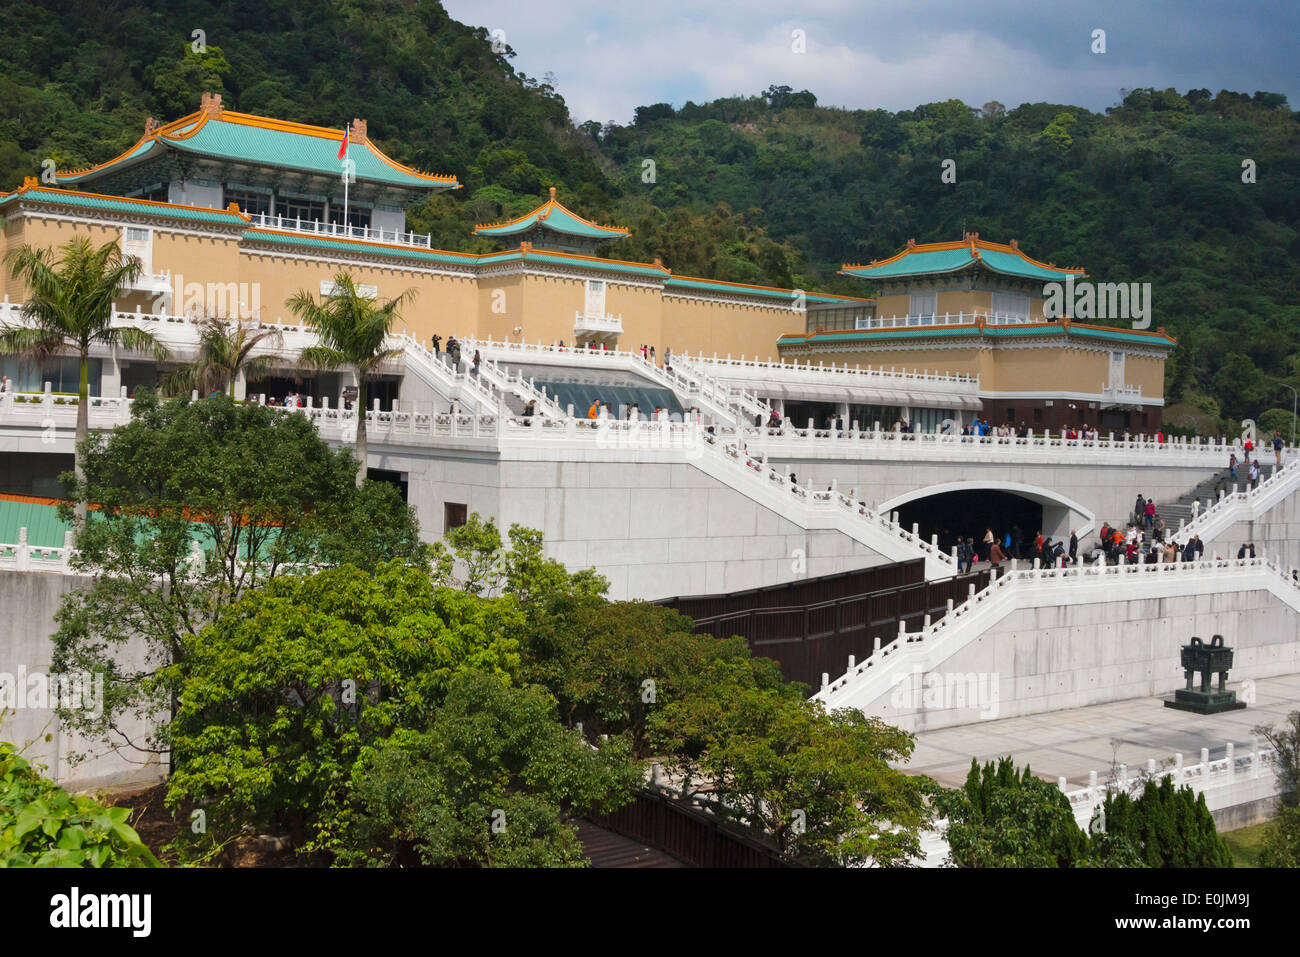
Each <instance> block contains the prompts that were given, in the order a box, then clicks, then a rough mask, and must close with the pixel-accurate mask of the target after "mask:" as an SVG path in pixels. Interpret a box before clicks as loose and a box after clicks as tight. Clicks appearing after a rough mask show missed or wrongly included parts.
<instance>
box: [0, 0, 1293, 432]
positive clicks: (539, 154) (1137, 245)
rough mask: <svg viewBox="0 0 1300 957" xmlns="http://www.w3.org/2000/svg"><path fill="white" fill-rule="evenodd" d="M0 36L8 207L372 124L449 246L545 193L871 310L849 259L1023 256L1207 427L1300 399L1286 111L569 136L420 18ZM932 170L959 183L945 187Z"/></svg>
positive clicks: (505, 57) (1007, 114)
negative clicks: (1247, 174)
mask: <svg viewBox="0 0 1300 957" xmlns="http://www.w3.org/2000/svg"><path fill="white" fill-rule="evenodd" d="M0 17H2V18H3V23H4V24H5V29H4V31H3V33H2V34H0V188H10V187H12V186H14V185H17V184H18V183H19V182H21V179H22V177H23V176H25V175H34V174H35V173H37V172H38V171H39V169H40V164H41V161H42V160H43V159H44V158H46V157H49V158H53V159H54V160H55V161H56V162H57V164H58V165H59V166H60V167H67V166H76V165H82V164H87V163H91V162H99V161H102V160H104V159H106V158H108V157H111V156H113V155H115V154H116V153H117V152H119V151H120V150H122V149H125V148H126V147H127V146H129V145H130V144H131V143H133V142H134V141H135V140H136V139H137V138H138V137H139V135H140V133H141V131H142V130H143V127H144V121H145V118H146V117H147V116H150V115H152V116H156V117H158V118H159V119H162V120H169V119H173V118H175V117H177V116H180V115H183V114H185V113H188V112H191V111H193V110H194V109H196V108H197V105H198V102H199V96H200V94H201V93H202V92H203V91H204V90H212V91H214V92H220V93H222V95H223V99H224V102H225V103H226V104H227V106H229V107H231V108H233V109H237V110H241V111H245V112H251V113H260V114H264V115H270V116H277V117H283V118H286V119H293V120H299V121H302V122H308V123H318V124H322V125H327V126H342V125H343V124H344V123H346V122H347V121H348V120H350V119H351V118H352V117H354V116H360V117H365V118H366V119H367V121H368V125H369V131H370V135H371V137H372V138H373V139H374V140H375V141H376V142H377V143H378V144H379V145H380V146H381V148H383V149H384V150H386V151H387V152H388V153H389V154H390V155H392V156H393V157H395V158H396V159H399V160H401V161H403V162H406V163H410V164H412V165H414V166H417V167H419V168H422V169H429V170H433V171H437V172H447V173H454V174H455V175H456V176H457V177H459V179H460V180H461V182H462V183H464V185H465V188H464V189H462V190H459V191H457V192H456V193H454V194H451V195H444V196H440V197H437V198H434V199H432V200H430V201H429V202H427V203H426V204H424V205H423V206H421V207H420V208H417V209H415V210H412V211H411V214H410V222H411V223H412V226H413V227H414V228H415V229H418V230H421V231H431V232H432V233H433V234H434V240H435V243H436V244H438V245H441V246H444V247H451V248H458V249H468V250H475V249H484V248H487V247H486V245H485V244H484V243H483V241H482V240H476V239H474V238H473V237H472V235H471V229H472V224H473V223H474V222H475V221H479V222H483V221H491V220H496V219H499V218H501V217H504V216H511V215H517V214H519V213H521V212H524V211H526V210H527V209H529V208H531V207H532V206H533V205H535V204H536V203H537V202H539V201H540V200H541V198H543V197H544V194H545V190H546V187H547V186H551V185H554V186H557V187H558V188H559V190H560V194H561V199H562V200H563V201H564V202H565V203H566V204H567V205H570V206H572V207H573V208H575V209H576V210H577V211H579V212H581V213H583V214H585V215H588V216H591V217H593V218H595V219H598V220H600V221H602V222H616V223H619V224H623V225H627V226H629V227H630V228H631V230H632V236H631V238H630V239H628V240H624V241H622V242H619V243H617V244H614V245H612V246H611V247H610V249H609V253H610V254H611V255H614V256H618V257H622V258H630V259H640V260H648V259H651V258H653V257H654V256H662V257H663V259H664V262H665V263H666V264H667V265H669V266H670V267H672V268H673V269H674V270H675V271H676V272H678V273H687V274H694V275H704V276H711V277H714V278H719V279H728V280H734V281H748V282H762V283H770V284H773V285H781V286H800V287H804V288H825V289H836V290H840V291H846V292H855V293H863V292H869V290H864V289H863V288H862V287H861V286H860V285H859V284H857V283H855V282H853V281H850V280H847V279H845V278H844V277H837V276H836V275H835V270H836V269H837V268H838V267H839V265H840V264H841V263H843V262H845V261H868V260H870V259H873V258H882V257H885V256H888V255H892V254H893V253H894V252H896V251H897V250H898V249H899V248H900V247H901V246H902V245H903V244H905V243H906V241H907V239H908V238H909V237H915V238H916V239H917V240H918V241H921V242H924V241H934V240H943V239H957V238H960V236H961V235H962V232H963V230H970V231H977V232H979V233H980V234H981V236H982V237H984V238H987V239H993V240H999V241H1006V240H1007V239H1010V238H1012V237H1014V238H1016V239H1018V240H1019V241H1020V243H1021V245H1022V247H1023V248H1024V249H1025V250H1027V251H1028V252H1029V254H1030V255H1034V256H1037V257H1039V258H1042V259H1047V260H1052V261H1055V262H1058V263H1063V264H1077V265H1082V266H1085V267H1086V268H1087V269H1088V272H1089V273H1090V274H1091V276H1092V277H1093V278H1095V279H1097V280H1098V281H1114V282H1133V281H1136V282H1151V283H1152V285H1153V322H1152V325H1153V326H1160V325H1163V326H1165V327H1166V328H1167V329H1168V330H1169V331H1170V332H1171V333H1173V334H1174V335H1176V336H1178V337H1179V339H1180V345H1179V348H1178V349H1177V350H1176V351H1175V353H1174V357H1173V360H1172V361H1171V364H1170V368H1169V387H1170V392H1171V393H1172V395H1173V396H1174V397H1175V398H1181V399H1183V400H1185V402H1186V403H1187V404H1188V405H1190V406H1194V407H1199V408H1201V409H1203V410H1204V411H1205V412H1206V413H1207V416H1206V418H1207V419H1210V418H1218V417H1220V416H1222V417H1224V418H1237V419H1239V418H1242V417H1245V416H1253V417H1255V418H1260V417H1261V416H1260V413H1261V412H1263V411H1264V410H1266V409H1269V408H1272V407H1280V406H1285V407H1286V414H1285V420H1286V422H1287V426H1288V429H1289V423H1290V403H1289V402H1286V401H1284V399H1285V398H1289V396H1290V393H1289V392H1287V391H1286V390H1285V389H1283V388H1282V387H1281V386H1280V385H1277V384H1276V382H1275V381H1274V380H1277V379H1284V380H1286V381H1288V382H1289V383H1290V384H1292V385H1295V386H1298V387H1300V266H1298V265H1297V263H1298V262H1300V235H1298V228H1300V124H1298V123H1297V113H1295V112H1294V111H1292V110H1291V109H1290V108H1289V106H1288V105H1287V103H1286V101H1285V99H1284V98H1283V97H1281V96H1279V95H1277V94H1270V93H1260V92H1257V93H1254V94H1251V95H1247V94H1237V93H1230V92H1219V93H1217V94H1216V93H1213V92H1211V91H1208V90H1191V91H1187V92H1185V93H1183V94H1179V93H1177V92H1175V91H1173V90H1164V91H1158V90H1137V91H1132V92H1130V93H1128V94H1127V95H1126V96H1125V97H1124V99H1123V102H1122V105H1120V106H1118V107H1116V108H1113V109H1111V110H1109V111H1107V112H1106V113H1105V114H1098V113H1092V112H1090V111H1088V110H1085V109H1082V108H1079V107H1074V106H1069V105H1065V104H1046V103H1030V104H1026V105H1022V106H1018V107H1015V108H1010V109H1008V108H1006V107H1004V106H1003V105H1002V104H998V103H988V104H984V105H982V106H970V105H967V104H964V103H961V102H959V101H957V100H949V101H947V102H944V103H932V104H925V105H920V106H918V107H917V108H916V109H914V110H909V111H902V112H898V113H890V112H886V111H883V110H839V109H827V108H823V107H819V106H817V104H816V98H815V96H814V94H813V93H810V92H808V91H798V92H796V91H793V90H790V89H788V88H784V87H772V88H770V89H769V90H768V91H766V92H765V93H761V94H755V95H753V96H740V97H734V98H729V99H724V100H717V101H714V102H712V103H706V104H703V105H696V104H694V103H687V104H686V105H685V106H684V107H682V108H681V109H674V108H673V107H672V106H669V105H667V104H657V105H652V106H646V107H641V108H640V109H638V110H637V111H636V115H635V116H634V117H628V118H626V119H627V120H628V125H625V126H624V125H619V124H618V123H607V124H599V123H594V122H592V123H584V124H582V126H581V127H575V126H574V125H573V124H572V123H571V121H570V119H569V117H568V110H567V108H566V106H565V103H564V101H563V99H562V98H561V97H560V96H559V95H558V94H557V93H556V92H555V90H554V89H553V88H552V86H551V84H550V83H548V82H546V81H544V80H538V79H535V78H530V77H527V76H525V75H524V74H522V73H520V72H517V71H516V70H514V69H513V68H512V67H511V65H510V58H511V56H512V55H513V51H511V50H509V49H508V48H507V49H506V50H505V51H504V52H503V53H501V54H495V53H493V52H492V49H491V45H490V39H489V38H488V36H487V35H486V33H485V31H483V30H482V29H471V28H469V27H466V26H464V25H462V24H459V23H457V22H455V21H453V20H451V19H450V18H449V17H448V16H447V15H446V13H445V12H444V11H443V10H442V8H441V6H440V5H438V4H437V3H435V2H431V0H410V2H398V0H323V2H309V0H261V2H249V3H240V4H238V5H220V4H212V3H207V2H198V0H172V2H167V3H163V2H161V0H156V2H152V3H105V2H102V0H101V2H86V0H74V2H71V3H68V2H64V3H59V4H57V5H55V4H33V3H25V2H13V0H0ZM195 30H202V31H204V33H203V39H204V41H205V42H206V50H205V52H203V53H196V52H194V50H193V49H192V43H193V40H194V39H195V37H194V31H195ZM557 66H559V64H557ZM1031 95H1032V87H1030V86H1027V88H1026V97H1027V98H1028V97H1029V96H1031ZM1118 98H1119V96H1118V92H1117V100H1118ZM947 159H951V160H953V161H955V164H956V165H955V174H956V182H955V183H945V182H943V181H942V179H941V176H940V173H941V164H942V163H943V161H944V160H947ZM1245 160H1252V161H1253V166H1254V170H1255V180H1256V181H1255V182H1253V183H1245V182H1243V181H1242V179H1243V161H1245ZM647 161H652V163H653V167H650V166H649V165H648V163H647ZM651 169H652V171H653V176H652V177H651V176H650V175H649V173H650V171H651ZM647 180H652V181H647ZM1276 421H1279V414H1278V413H1276V412H1275V413H1272V414H1271V415H1270V416H1269V417H1268V418H1267V419H1261V424H1268V425H1272V424H1273V423H1274V422H1276ZM1203 424H1208V423H1203Z"/></svg>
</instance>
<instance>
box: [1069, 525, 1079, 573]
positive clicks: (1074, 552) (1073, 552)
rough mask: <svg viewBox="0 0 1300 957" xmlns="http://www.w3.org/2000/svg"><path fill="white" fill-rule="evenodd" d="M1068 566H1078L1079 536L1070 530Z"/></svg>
mask: <svg viewBox="0 0 1300 957" xmlns="http://www.w3.org/2000/svg"><path fill="white" fill-rule="evenodd" d="M1070 564H1071V565H1077V564H1079V536H1078V535H1076V534H1075V531H1074V529H1070Z"/></svg>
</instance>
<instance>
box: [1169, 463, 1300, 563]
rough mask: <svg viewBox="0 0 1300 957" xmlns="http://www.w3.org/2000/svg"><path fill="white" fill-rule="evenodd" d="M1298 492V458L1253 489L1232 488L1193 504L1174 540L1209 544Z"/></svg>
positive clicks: (1299, 475)
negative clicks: (1198, 540) (1194, 538)
mask: <svg viewBox="0 0 1300 957" xmlns="http://www.w3.org/2000/svg"><path fill="white" fill-rule="evenodd" d="M1297 490H1300V459H1295V458H1291V459H1287V460H1286V461H1284V463H1283V465H1282V467H1281V468H1280V469H1275V470H1274V471H1273V474H1271V475H1270V476H1269V477H1268V478H1266V479H1263V480H1261V481H1260V483H1259V486H1258V487H1257V488H1249V487H1247V488H1245V489H1239V488H1238V487H1237V486H1235V485H1234V486H1233V489H1232V491H1231V492H1230V493H1228V494H1226V495H1220V496H1219V498H1218V499H1217V500H1215V501H1213V502H1209V503H1207V504H1206V505H1205V506H1202V505H1201V503H1200V502H1199V501H1197V502H1196V503H1195V504H1194V505H1193V506H1192V516H1193V517H1192V520H1191V521H1190V522H1187V523H1185V524H1184V525H1182V526H1180V527H1179V529H1178V536H1177V538H1178V540H1179V541H1186V540H1187V539H1188V538H1189V537H1191V536H1192V535H1199V536H1201V541H1203V542H1211V541H1214V539H1216V538H1217V537H1218V536H1220V535H1222V534H1223V533H1224V532H1226V531H1228V529H1230V528H1232V526H1234V525H1236V524H1237V523H1238V522H1255V521H1259V520H1260V519H1262V518H1263V517H1264V515H1265V514H1266V513H1267V512H1268V511H1269V509H1272V508H1274V507H1276V506H1277V505H1278V504H1280V503H1281V502H1283V501H1285V500H1286V499H1287V498H1288V497H1290V496H1291V495H1293V494H1294V493H1295V492H1296V491H1297Z"/></svg>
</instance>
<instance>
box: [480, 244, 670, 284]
mask: <svg viewBox="0 0 1300 957" xmlns="http://www.w3.org/2000/svg"><path fill="white" fill-rule="evenodd" d="M506 257H507V259H506V261H509V259H510V258H514V259H523V260H524V261H525V262H530V263H535V262H544V263H553V264H555V265H557V266H568V267H570V268H573V269H592V270H601V271H603V272H622V273H628V274H629V275H632V276H652V277H654V278H655V279H663V278H664V276H666V275H667V274H668V270H666V269H661V268H660V267H658V266H653V265H644V264H642V263H625V262H620V261H619V260H616V259H596V258H591V259H584V258H581V257H578V256H565V255H564V254H562V253H550V252H546V251H545V250H540V249H530V250H528V255H527V256H521V255H520V253H519V251H518V250H515V251H514V252H513V253H507V254H506ZM486 258H487V257H484V260H483V261H486ZM497 261H501V260H497Z"/></svg>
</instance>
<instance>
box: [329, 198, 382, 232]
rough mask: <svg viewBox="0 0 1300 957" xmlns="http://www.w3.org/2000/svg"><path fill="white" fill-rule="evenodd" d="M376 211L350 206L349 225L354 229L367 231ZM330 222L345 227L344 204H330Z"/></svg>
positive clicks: (366, 207)
mask: <svg viewBox="0 0 1300 957" xmlns="http://www.w3.org/2000/svg"><path fill="white" fill-rule="evenodd" d="M373 212H374V210H372V209H370V207H368V206H348V225H349V226H351V227H352V228H353V229H366V228H368V227H369V226H370V223H371V214H372V213H373ZM330 222H331V223H333V224H334V225H335V226H342V225H343V204H342V203H331V204H330Z"/></svg>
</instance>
